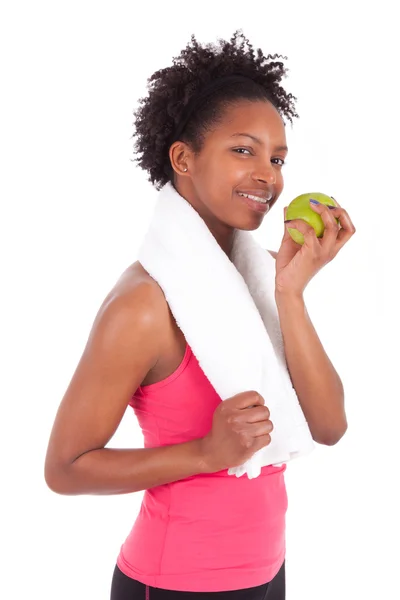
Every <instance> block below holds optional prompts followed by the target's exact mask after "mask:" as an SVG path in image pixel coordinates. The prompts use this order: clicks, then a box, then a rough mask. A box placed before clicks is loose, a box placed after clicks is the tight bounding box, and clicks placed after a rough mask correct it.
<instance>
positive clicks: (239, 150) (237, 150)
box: [233, 147, 286, 167]
mask: <svg viewBox="0 0 400 600" xmlns="http://www.w3.org/2000/svg"><path fill="white" fill-rule="evenodd" d="M242 150H243V151H244V152H249V154H250V155H252V154H253V153H252V152H251V151H250V150H249V149H248V148H243V147H241V148H233V152H236V153H237V154H244V152H242ZM272 160H280V161H281V164H280V165H279V166H280V167H283V166H284V165H285V164H286V163H285V161H284V160H283V158H273V159H272Z"/></svg>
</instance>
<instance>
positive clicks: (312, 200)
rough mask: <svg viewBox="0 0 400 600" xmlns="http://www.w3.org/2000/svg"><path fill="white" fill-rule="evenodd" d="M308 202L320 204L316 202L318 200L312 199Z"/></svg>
mask: <svg viewBox="0 0 400 600" xmlns="http://www.w3.org/2000/svg"><path fill="white" fill-rule="evenodd" d="M310 202H312V203H313V204H321V202H318V200H314V198H310Z"/></svg>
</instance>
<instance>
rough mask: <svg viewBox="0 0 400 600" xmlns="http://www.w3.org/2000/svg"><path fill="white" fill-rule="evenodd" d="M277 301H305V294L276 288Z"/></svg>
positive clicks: (278, 302)
mask: <svg viewBox="0 0 400 600" xmlns="http://www.w3.org/2000/svg"><path fill="white" fill-rule="evenodd" d="M275 301H276V303H277V304H280V303H285V302H286V303H287V302H295V303H296V302H297V303H301V302H303V303H304V296H303V294H302V293H301V292H294V291H291V290H290V291H279V290H275Z"/></svg>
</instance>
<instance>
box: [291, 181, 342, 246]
mask: <svg viewBox="0 0 400 600" xmlns="http://www.w3.org/2000/svg"><path fill="white" fill-rule="evenodd" d="M311 198H313V199H314V200H318V202H321V204H326V205H327V206H337V204H336V202H335V201H334V200H333V199H332V198H331V197H330V196H327V195H326V194H321V193H320V192H313V193H311V192H310V193H308V194H301V195H300V196H297V197H296V198H295V199H294V200H292V201H291V203H290V204H289V206H288V207H287V209H286V219H302V220H303V221H305V222H306V223H308V225H311V227H312V228H313V229H314V231H315V233H316V235H317V237H318V238H321V237H322V236H323V235H324V231H325V225H324V222H323V220H322V217H321V216H320V215H319V214H318V213H317V212H315V211H314V210H313V209H312V208H311V205H310V199H311ZM335 219H336V222H337V223H339V219H337V218H336V217H335ZM288 231H289V235H290V237H291V238H292V240H293V241H295V242H297V244H300V245H303V244H304V236H303V234H302V233H301V232H300V231H299V230H298V229H294V228H292V227H288Z"/></svg>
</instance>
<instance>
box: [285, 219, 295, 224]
mask: <svg viewBox="0 0 400 600" xmlns="http://www.w3.org/2000/svg"><path fill="white" fill-rule="evenodd" d="M290 221H294V219H286V221H285V223H290Z"/></svg>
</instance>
